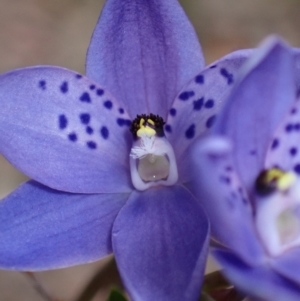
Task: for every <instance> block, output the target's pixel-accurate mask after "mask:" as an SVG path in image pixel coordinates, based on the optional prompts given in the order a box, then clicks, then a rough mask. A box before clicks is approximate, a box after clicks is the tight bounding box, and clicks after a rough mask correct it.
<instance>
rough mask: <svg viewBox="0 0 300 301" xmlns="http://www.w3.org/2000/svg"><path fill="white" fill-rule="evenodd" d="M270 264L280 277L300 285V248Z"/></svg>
mask: <svg viewBox="0 0 300 301" xmlns="http://www.w3.org/2000/svg"><path fill="white" fill-rule="evenodd" d="M270 264H271V266H272V267H273V268H274V270H276V271H277V272H278V273H280V274H281V275H282V276H284V277H286V278H289V279H290V280H291V281H293V282H296V283H297V284H298V285H300V273H299V271H300V247H297V248H294V249H291V250H290V251H288V252H285V253H284V254H282V255H281V256H278V257H276V258H274V260H272V261H271V263H270Z"/></svg>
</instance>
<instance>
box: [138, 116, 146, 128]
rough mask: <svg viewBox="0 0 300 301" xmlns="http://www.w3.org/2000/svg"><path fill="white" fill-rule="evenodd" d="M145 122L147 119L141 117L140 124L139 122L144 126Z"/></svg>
mask: <svg viewBox="0 0 300 301" xmlns="http://www.w3.org/2000/svg"><path fill="white" fill-rule="evenodd" d="M144 123H145V119H144V118H141V120H140V124H139V126H140V128H142V127H143V125H144Z"/></svg>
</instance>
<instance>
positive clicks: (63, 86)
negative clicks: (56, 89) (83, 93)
mask: <svg viewBox="0 0 300 301" xmlns="http://www.w3.org/2000/svg"><path fill="white" fill-rule="evenodd" d="M68 90H69V87H68V83H67V82H66V81H64V82H63V83H62V84H61V85H60V91H61V92H62V93H67V92H68Z"/></svg>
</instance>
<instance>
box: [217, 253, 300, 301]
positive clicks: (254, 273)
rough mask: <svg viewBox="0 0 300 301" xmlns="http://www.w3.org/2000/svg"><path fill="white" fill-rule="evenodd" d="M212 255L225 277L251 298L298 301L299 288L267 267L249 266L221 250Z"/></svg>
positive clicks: (233, 255)
mask: <svg viewBox="0 0 300 301" xmlns="http://www.w3.org/2000/svg"><path fill="white" fill-rule="evenodd" d="M213 255H214V257H215V258H216V259H217V261H218V262H219V263H220V264H221V266H222V267H223V268H224V270H223V271H224V274H225V275H226V277H227V278H228V279H229V280H230V281H231V282H232V283H233V284H234V285H235V286H236V287H237V288H238V289H240V290H242V291H244V292H245V293H246V294H249V295H250V296H251V297H255V298H258V300H272V301H282V300H289V301H298V300H299V294H300V290H299V287H298V286H296V285H295V284H294V283H292V282H290V281H288V280H287V279H285V278H284V277H281V276H280V275H278V274H277V273H276V272H274V271H273V270H272V269H270V267H269V266H268V265H259V266H249V265H247V264H246V263H245V262H243V261H242V260H241V259H240V258H239V257H238V256H236V255H235V254H233V253H231V252H228V251H224V250H221V249H216V250H214V251H213Z"/></svg>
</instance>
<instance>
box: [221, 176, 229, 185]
mask: <svg viewBox="0 0 300 301" xmlns="http://www.w3.org/2000/svg"><path fill="white" fill-rule="evenodd" d="M220 181H221V182H222V183H224V184H230V182H231V180H230V178H229V177H227V176H220Z"/></svg>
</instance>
